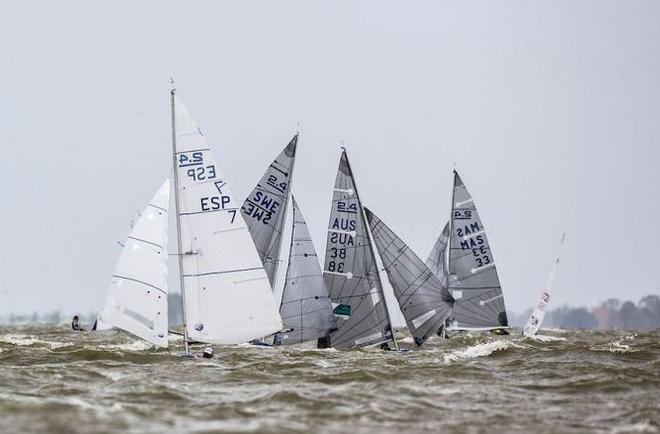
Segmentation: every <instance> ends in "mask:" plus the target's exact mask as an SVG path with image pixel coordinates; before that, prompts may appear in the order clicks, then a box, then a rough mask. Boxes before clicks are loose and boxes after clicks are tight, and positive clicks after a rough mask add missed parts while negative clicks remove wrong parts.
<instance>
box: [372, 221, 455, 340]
mask: <svg viewBox="0 0 660 434" xmlns="http://www.w3.org/2000/svg"><path fill="white" fill-rule="evenodd" d="M365 211H366V214H367V219H368V220H369V225H370V226H371V234H372V235H373V239H374V243H375V244H376V248H377V249H378V253H379V254H380V257H381V259H382V261H383V267H385V271H386V272H387V277H388V279H389V281H390V283H391V284H392V288H393V289H394V295H395V296H396V299H397V301H398V302H399V306H400V307H401V312H402V313H403V316H404V317H405V318H406V324H407V325H408V329H409V330H410V334H411V335H412V337H413V339H414V340H415V343H416V344H417V345H422V344H423V343H424V341H426V339H428V338H429V337H431V336H433V335H434V334H436V333H437V332H439V331H441V330H442V328H443V327H444V326H445V321H446V320H447V317H448V316H449V314H450V313H451V308H452V306H453V302H454V299H453V298H452V297H451V295H449V291H448V290H447V286H446V285H445V284H444V283H442V282H441V281H440V279H439V278H438V277H437V276H436V275H435V274H433V272H432V271H431V270H429V268H428V267H427V266H426V265H425V264H424V263H423V262H422V260H421V259H420V258H419V257H418V256H417V255H416V254H415V252H413V251H412V249H410V248H409V247H408V246H407V245H406V244H405V243H404V242H403V241H402V240H401V239H400V238H399V237H398V236H396V234H395V233H394V232H392V230H391V229H390V228H389V227H387V225H385V223H383V221H382V220H380V219H379V218H378V217H377V216H376V215H375V214H374V213H372V212H371V211H369V210H368V209H365Z"/></svg>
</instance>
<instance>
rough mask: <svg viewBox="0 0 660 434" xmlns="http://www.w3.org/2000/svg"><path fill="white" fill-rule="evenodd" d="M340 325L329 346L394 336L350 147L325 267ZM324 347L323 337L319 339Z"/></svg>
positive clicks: (341, 164)
mask: <svg viewBox="0 0 660 434" xmlns="http://www.w3.org/2000/svg"><path fill="white" fill-rule="evenodd" d="M323 276H324V278H325V283H326V287H327V288H328V291H329V292H330V299H331V300H332V303H333V308H334V313H335V316H336V317H337V326H338V329H337V330H336V331H335V332H333V333H332V334H331V335H330V345H331V346H333V347H337V348H350V347H356V346H365V345H371V344H377V343H380V342H385V341H387V340H390V339H392V330H391V326H390V320H389V316H388V312H387V308H386V306H385V301H384V298H383V289H382V287H381V284H380V280H379V275H378V268H377V266H376V261H375V258H374V252H373V250H372V248H371V242H370V239H369V234H368V232H367V227H366V225H365V221H364V214H363V212H362V205H361V204H360V199H359V197H358V192H357V190H356V188H355V181H354V179H353V173H352V171H351V167H350V165H349V162H348V157H347V155H346V151H344V152H343V153H342V155H341V159H340V161H339V170H338V171H337V178H336V180H335V189H334V195H333V197H332V209H331V211H330V222H329V226H328V239H327V244H326V251H325V266H324V271H323ZM319 346H321V342H319Z"/></svg>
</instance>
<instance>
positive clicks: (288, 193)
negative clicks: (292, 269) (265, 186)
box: [273, 131, 300, 307]
mask: <svg viewBox="0 0 660 434" xmlns="http://www.w3.org/2000/svg"><path fill="white" fill-rule="evenodd" d="M299 136H300V132H299V131H296V135H295V137H296V151H295V152H298V138H299ZM295 155H296V154H294V156H293V161H292V163H291V170H290V173H289V183H288V185H287V189H288V192H287V195H286V198H285V199H284V200H285V201H286V208H285V210H284V217H283V218H282V220H283V221H284V222H286V215H287V214H288V213H287V211H288V210H289V206H291V215H292V216H293V221H292V222H291V223H292V224H291V246H293V227H294V226H295V225H296V217H295V214H296V211H295V210H294V209H293V205H289V202H291V201H290V200H289V198H290V197H291V196H293V194H292V193H291V189H292V188H293V169H294V168H295V167H296V156H295ZM282 226H284V223H282ZM282 235H284V231H282ZM291 246H289V258H288V260H287V266H286V268H287V270H288V269H289V265H290V264H291ZM280 251H281V248H280ZM279 269H280V264H279V261H278V263H277V266H276V268H275V270H276V271H275V279H273V293H275V288H276V287H277V284H278V283H279V282H278V277H279ZM285 273H286V272H285ZM284 282H286V274H285V275H284ZM282 296H284V288H282V293H281V294H280V307H282Z"/></svg>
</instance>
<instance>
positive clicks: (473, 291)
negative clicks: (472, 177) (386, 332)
mask: <svg viewBox="0 0 660 434" xmlns="http://www.w3.org/2000/svg"><path fill="white" fill-rule="evenodd" d="M449 273H450V279H449V290H450V292H451V294H452V296H453V297H454V300H455V304H454V310H453V320H454V322H453V325H452V328H457V329H496V328H506V327H507V326H508V321H507V316H506V309H505V307H504V296H503V294H502V288H501V287H500V280H499V277H498V275H497V269H496V267H495V260H494V259H493V253H492V251H491V249H490V244H489V243H488V237H487V236H486V231H485V228H484V226H483V223H482V222H481V218H480V217H479V213H478V212H477V208H476V206H475V204H474V200H473V199H472V196H471V195H470V193H469V192H468V190H467V188H466V187H465V185H464V184H463V181H462V180H461V177H460V176H459V175H458V173H457V172H456V171H454V192H453V198H452V210H451V239H450V250H449Z"/></svg>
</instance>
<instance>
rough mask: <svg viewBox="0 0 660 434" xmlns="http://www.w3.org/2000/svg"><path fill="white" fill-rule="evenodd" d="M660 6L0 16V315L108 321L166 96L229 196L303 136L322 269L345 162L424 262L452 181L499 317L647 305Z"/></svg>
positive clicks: (191, 5) (17, 8) (150, 178)
mask: <svg viewBox="0 0 660 434" xmlns="http://www.w3.org/2000/svg"><path fill="white" fill-rule="evenodd" d="M659 22H660V2H657V1H625V2H624V1H606V0H598V1H589V0H583V1H574V0H570V1H556V0H555V1H527V0H524V1H499V2H491V1H455V2H445V1H428V2H426V1H405V2H404V1H399V2H391V1H383V0H378V1H310V0H304V1H277V2H274V1H260V2H256V1H234V2H219V1H209V2H197V1H186V2H183V1H180V2H166V1H154V2H146V1H145V2H135V1H130V2H128V1H126V2H123V1H112V2H110V1H107V2H89V1H80V2H67V1H57V2H53V1H43V2H37V1H29V2H28V1H18V0H17V1H4V0H3V1H0V146H1V149H2V170H0V194H1V198H0V199H1V203H2V213H1V218H0V225H1V226H0V240H1V242H2V245H3V249H2V254H1V261H0V314H5V313H8V312H12V311H13V312H31V311H33V310H37V311H46V310H51V309H54V308H60V309H62V310H63V311H66V312H71V311H74V310H78V311H81V312H88V311H91V310H96V309H97V308H98V306H99V305H100V303H101V301H102V299H103V297H104V295H105V291H106V288H107V286H108V284H109V282H110V276H111V274H112V272H113V269H114V266H115V262H116V260H117V258H118V255H119V247H118V246H117V244H116V243H115V241H116V240H123V239H124V238H125V237H126V235H127V230H128V225H129V223H130V220H131V216H132V215H133V213H134V212H135V211H136V210H138V209H141V208H142V207H143V206H144V205H145V203H146V202H147V201H148V200H149V199H150V198H151V196H152V195H153V193H154V192H155V190H156V189H157V188H158V186H159V185H160V183H161V182H162V180H163V179H164V178H165V177H166V176H167V174H168V170H169V165H170V154H169V153H170V118H169V116H170V113H169V109H170V107H169V77H170V76H173V77H174V78H175V79H176V82H177V88H178V91H179V95H180V96H181V98H182V100H183V101H184V102H185V104H186V106H187V107H188V109H189V110H190V111H191V112H192V113H193V115H194V116H195V117H196V119H197V121H198V123H199V125H200V127H201V128H202V130H203V131H204V133H205V134H206V137H207V139H208V140H209V143H210V145H211V147H212V149H213V150H214V152H215V154H216V157H217V159H218V161H219V164H220V166H221V168H222V170H223V171H224V174H225V175H226V176H227V178H228V179H229V182H230V186H231V188H232V190H233V192H234V194H236V195H237V196H239V197H244V196H245V195H247V193H248V192H249V191H250V189H251V188H252V187H253V186H254V185H255V183H256V182H257V180H258V179H259V177H260V176H261V174H262V173H263V171H264V170H265V168H266V166H267V165H268V164H269V163H270V161H271V160H272V159H273V158H274V157H275V156H276V155H277V153H278V152H279V151H280V150H281V148H282V147H283V146H284V145H285V144H286V143H287V142H288V140H289V139H290V137H291V136H292V135H293V133H294V132H295V130H296V128H297V125H298V123H300V131H301V136H300V142H299V153H298V160H297V163H296V175H295V187H294V190H295V194H296V196H297V199H298V202H299V204H300V206H301V208H302V210H303V213H304V214H305V216H306V217H307V219H308V222H309V225H310V227H311V230H312V234H313V237H314V241H315V243H316V247H317V249H318V250H319V251H321V252H322V251H323V250H324V246H325V228H326V226H327V222H328V213H329V208H330V200H331V194H332V186H333V183H334V178H335V173H336V168H337V162H338V159H339V155H340V152H339V146H340V143H341V141H342V140H344V141H345V142H346V144H347V147H348V150H349V157H350V159H351V163H352V165H353V168H354V171H355V175H356V179H357V182H358V186H359V188H360V193H361V196H362V199H363V201H364V203H365V205H367V206H368V207H370V208H371V209H372V210H373V211H374V212H375V213H377V214H378V215H379V216H380V217H381V218H382V219H383V220H384V221H385V222H386V223H387V224H388V225H389V226H390V227H391V228H392V229H394V230H395V231H396V232H397V233H398V234H399V235H400V236H401V238H402V239H403V240H404V241H406V242H407V243H408V244H409V245H410V246H411V247H412V248H413V249H414V250H415V251H416V252H418V254H419V255H420V256H421V257H422V258H425V257H426V255H427V253H428V252H429V250H430V249H431V247H432V245H433V242H434V241H435V238H436V236H437V234H438V233H439V232H440V230H441V229H442V227H443V225H444V223H445V221H446V219H447V216H448V214H449V201H450V195H451V189H450V187H451V185H450V183H451V179H452V177H451V170H452V168H453V167H454V164H456V167H458V169H459V171H460V173H461V175H462V177H463V179H464V181H465V183H466V184H467V186H468V188H469V189H470V190H471V192H472V193H473V195H474V197H475V200H476V204H477V206H478V207H479V210H480V213H481V215H482V218H483V220H484V223H485V225H486V229H487V230H488V232H489V234H490V235H489V236H490V241H491V244H492V246H493V252H494V256H495V259H496V262H497V264H498V269H499V272H500V278H501V281H502V286H503V288H504V294H505V298H506V302H507V306H508V308H509V310H511V311H518V312H519V311H522V310H524V309H526V308H527V307H530V306H532V305H533V304H534V303H536V301H537V299H538V296H539V291H540V290H541V288H542V287H543V285H545V283H546V280H547V275H548V273H549V271H550V268H551V263H552V260H553V257H554V255H555V253H556V250H557V245H558V242H559V239H560V236H561V233H562V232H563V231H566V232H567V233H568V238H567V242H566V246H565V249H564V252H563V257H562V265H561V268H560V271H559V274H558V275H557V279H556V281H555V288H554V294H553V299H552V304H553V305H554V306H557V305H560V304H563V303H569V304H573V305H592V304H595V303H596V302H599V301H601V300H603V299H605V298H607V297H620V298H625V299H632V300H637V299H639V297H640V296H642V295H645V294H648V293H656V294H657V293H659V292H660V274H659V273H658V269H659V267H658V263H659V262H660V249H659V248H658V246H660V233H659V231H658V229H657V226H656V224H655V223H656V219H657V218H658V215H659V214H660V207H659V204H658V198H659V195H658V193H659V185H660V174H659V173H658V172H659V171H658V165H659V161H658V157H659V151H658V137H660V91H659V88H660V87H659V85H658V80H659V77H660V25H659V24H658V23H659Z"/></svg>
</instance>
